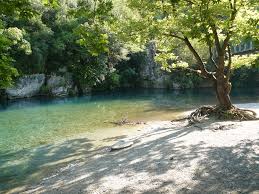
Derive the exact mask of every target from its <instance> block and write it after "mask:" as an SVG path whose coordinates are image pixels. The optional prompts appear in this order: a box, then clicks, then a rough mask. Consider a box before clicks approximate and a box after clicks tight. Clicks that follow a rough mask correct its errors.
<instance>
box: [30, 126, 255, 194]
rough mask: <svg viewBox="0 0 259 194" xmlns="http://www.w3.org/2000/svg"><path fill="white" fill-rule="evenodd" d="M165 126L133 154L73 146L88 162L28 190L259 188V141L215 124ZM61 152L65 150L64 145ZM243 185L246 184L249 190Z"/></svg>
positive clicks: (139, 144) (150, 134) (74, 162)
mask: <svg viewBox="0 0 259 194" xmlns="http://www.w3.org/2000/svg"><path fill="white" fill-rule="evenodd" d="M251 122H252V121H251ZM236 124H237V125H238V123H236ZM165 126H167V127H166V128H165V129H161V128H160V129H157V130H155V129H154V130H153V131H149V132H148V133H146V134H145V133H143V134H140V135H139V136H138V140H139V141H137V143H135V144H134V145H133V146H132V147H131V148H127V149H123V150H119V151H114V152H108V151H107V150H106V149H104V148H102V149H97V150H91V149H90V148H89V149H85V150H83V151H80V153H77V151H76V150H77V148H79V147H81V146H83V145H84V144H85V143H84V141H85V140H86V139H82V140H80V141H79V140H74V142H73V141H72V140H71V141H70V142H69V143H68V144H69V145H70V146H69V147H70V149H72V150H73V152H75V155H77V154H78V155H81V156H82V158H81V159H75V160H72V161H70V162H69V163H64V165H63V166H64V167H63V168H56V170H55V171H56V173H54V175H50V176H49V177H48V178H45V179H44V180H41V181H40V182H39V184H35V185H34V186H32V187H31V186H30V187H28V188H26V190H27V192H29V193H30V192H32V191H33V190H34V189H36V191H37V192H39V193H42V192H46V193H50V192H51V193H52V192H62V193H63V192H65V193H74V192H76V191H81V192H86V193H91V192H93V191H96V192H101V191H102V192H103V191H104V190H105V192H108V191H112V192H114V193H125V192H127V191H132V190H134V189H136V190H138V191H139V192H143V193H144V192H146V193H148V192H153V191H157V192H159V191H163V192H165V191H170V192H182V191H184V192H186V193H188V192H190V193H192V191H193V192H196V191H197V192H198V193H199V192H204V191H205V190H206V188H207V189H208V190H206V191H211V192H216V193H217V191H226V192H228V191H229V192H230V191H234V190H240V191H253V190H255V189H256V188H257V185H258V180H259V179H258V177H257V175H256V172H259V169H258V162H259V161H258V160H259V158H258V157H256V156H258V153H257V152H258V151H257V152H256V149H257V148H258V145H259V142H258V139H257V138H256V136H254V139H251V137H250V140H247V141H246V140H243V141H242V140H241V139H238V138H239V137H238V138H237V137H236V135H237V134H238V133H236V130H235V129H229V130H224V131H217V132H215V131H213V130H212V128H214V125H213V123H209V122H208V123H207V124H206V123H204V124H203V126H204V130H202V131H201V130H200V129H198V128H196V127H193V126H189V127H186V126H177V125H174V124H172V125H171V127H169V126H168V125H165ZM240 133H241V136H242V134H245V132H244V131H243V132H242V131H240V130H239V134H240ZM250 133H254V134H257V135H258V130H257V129H251V131H250ZM212 134H213V137H214V139H219V140H217V141H215V142H216V143H214V141H213V140H212V139H211V138H212ZM221 136H222V137H223V136H224V137H225V139H223V138H221ZM250 136H251V134H250ZM247 137H248V136H247ZM134 138H135V139H137V137H134ZM86 141H87V140H86ZM228 141H229V142H230V143H229V142H228ZM75 142H77V143H75ZM78 142H80V143H78ZM89 143H90V142H89ZM63 146H66V144H64V145H63ZM84 147H85V146H84ZM55 149H56V147H55ZM59 149H61V150H62V149H63V148H62V144H61V145H59ZM49 151H51V149H49ZM58 153H59V152H58V150H56V154H57V155H58ZM256 154H257V155H256ZM61 158H62V157H61ZM69 165H70V166H69ZM57 167H58V166H57ZM57 169H58V170H57ZM52 173H53V172H52ZM226 177H227V178H226ZM215 180H218V181H216V182H215ZM240 181H244V184H243V186H241V185H240ZM167 183H168V184H167ZM169 183H170V184H169ZM231 184H232V186H231ZM179 188H180V189H179ZM103 189H104V190H103Z"/></svg>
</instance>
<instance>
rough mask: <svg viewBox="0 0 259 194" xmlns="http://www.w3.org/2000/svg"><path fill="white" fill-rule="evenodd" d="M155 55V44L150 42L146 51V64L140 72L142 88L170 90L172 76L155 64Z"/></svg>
mask: <svg viewBox="0 0 259 194" xmlns="http://www.w3.org/2000/svg"><path fill="white" fill-rule="evenodd" d="M155 55H156V46H155V43H154V42H150V43H149V44H148V46H147V49H146V59H145V61H146V62H145V64H144V65H142V67H141V70H140V76H141V86H142V87H144V88H169V87H170V82H171V79H170V75H169V74H168V73H167V72H165V71H163V70H161V66H160V65H159V64H157V63H156V62H155V59H154V58H155Z"/></svg>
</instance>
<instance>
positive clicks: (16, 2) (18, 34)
mask: <svg viewBox="0 0 259 194" xmlns="http://www.w3.org/2000/svg"><path fill="white" fill-rule="evenodd" d="M0 7H1V9H0V89H3V88H6V87H8V86H10V85H11V83H12V79H13V77H15V76H17V75H18V71H17V70H16V69H15V68H14V67H13V62H14V59H13V56H12V54H11V51H12V48H13V47H14V46H16V47H17V48H18V49H21V50H25V52H26V53H27V54H29V53H30V52H31V50H30V44H29V43H28V41H26V40H25V39H23V32H22V30H20V29H18V28H17V27H15V26H8V25H6V23H5V22H3V20H4V19H6V17H13V18H15V19H17V18H27V17H32V16H33V14H35V12H34V11H33V9H32V7H31V3H30V2H29V1H28V0H5V1H0Z"/></svg>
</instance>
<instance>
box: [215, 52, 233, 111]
mask: <svg viewBox="0 0 259 194" xmlns="http://www.w3.org/2000/svg"><path fill="white" fill-rule="evenodd" d="M224 71H225V61H224V55H219V58H218V69H217V72H216V80H215V81H214V82H215V90H216V94H217V99H218V102H219V106H220V107H221V108H223V109H225V110H229V109H231V108H232V107H233V105H232V102H231V100H230V96H229V95H230V92H231V83H230V82H229V79H228V78H227V76H225V72H224Z"/></svg>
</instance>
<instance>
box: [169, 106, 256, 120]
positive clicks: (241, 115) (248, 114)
mask: <svg viewBox="0 0 259 194" xmlns="http://www.w3.org/2000/svg"><path fill="white" fill-rule="evenodd" d="M211 117H213V118H216V119H220V120H239V121H248V120H259V118H256V113H255V112H254V111H252V110H247V109H240V108H237V107H234V106H232V107H231V109H224V108H222V107H220V106H202V107H200V108H198V109H197V110H195V111H194V112H192V113H191V114H190V116H188V117H186V118H182V119H178V120H174V121H180V120H186V119H187V120H188V121H189V124H194V123H197V122H201V121H202V120H203V119H204V118H211Z"/></svg>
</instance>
